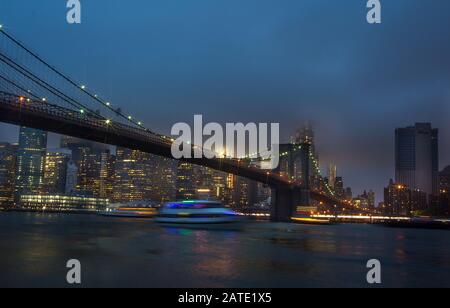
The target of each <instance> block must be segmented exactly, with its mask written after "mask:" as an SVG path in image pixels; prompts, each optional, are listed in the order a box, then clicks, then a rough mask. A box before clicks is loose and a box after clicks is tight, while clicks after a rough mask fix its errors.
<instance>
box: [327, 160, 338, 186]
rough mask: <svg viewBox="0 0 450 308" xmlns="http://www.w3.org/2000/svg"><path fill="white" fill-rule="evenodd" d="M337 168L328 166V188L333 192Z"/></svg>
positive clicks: (331, 164) (332, 165)
mask: <svg viewBox="0 0 450 308" xmlns="http://www.w3.org/2000/svg"><path fill="white" fill-rule="evenodd" d="M336 176H337V167H336V165H335V164H333V163H330V164H329V165H328V186H330V188H331V189H333V190H334V188H335V184H336Z"/></svg>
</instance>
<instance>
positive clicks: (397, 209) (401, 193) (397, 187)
mask: <svg viewBox="0 0 450 308" xmlns="http://www.w3.org/2000/svg"><path fill="white" fill-rule="evenodd" d="M384 205H385V209H384V210H385V214H387V215H410V214H411V191H410V190H409V188H408V187H406V186H405V185H403V184H400V183H395V182H394V181H393V180H390V182H389V185H388V187H386V188H385V189H384Z"/></svg>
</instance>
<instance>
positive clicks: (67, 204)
mask: <svg viewBox="0 0 450 308" xmlns="http://www.w3.org/2000/svg"><path fill="white" fill-rule="evenodd" d="M108 205H109V200H108V199H100V198H92V197H86V196H66V195H22V196H21V198H20V207H21V208H22V209H24V210H29V211H50V212H72V211H92V212H95V211H101V210H104V209H105V208H106V207H107V206H108Z"/></svg>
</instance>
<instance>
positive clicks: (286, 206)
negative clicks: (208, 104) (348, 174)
mask: <svg viewBox="0 0 450 308" xmlns="http://www.w3.org/2000/svg"><path fill="white" fill-rule="evenodd" d="M0 121H1V122H5V123H9V124H14V125H20V126H26V127H31V128H36V129H41V130H44V131H49V132H53V133H57V134H62V135H67V136H72V137H77V138H82V139H87V140H91V141H96V142H100V143H104V144H109V145H115V146H121V147H125V148H130V149H135V150H140V151H143V152H146V153H151V154H155V155H158V156H162V157H167V158H171V159H173V156H172V153H171V146H172V139H171V137H168V136H163V135H159V134H156V133H154V132H151V131H149V130H147V129H143V128H137V127H132V126H129V125H126V124H122V123H118V122H112V121H111V122H107V120H106V119H105V118H103V117H101V116H98V115H92V114H88V112H84V113H82V112H81V110H72V109H68V108H64V107H61V106H57V105H53V104H50V103H48V102H43V101H37V100H31V99H26V98H24V97H21V96H17V95H15V94H10V93H5V92H0ZM182 161H185V162H188V163H192V164H196V165H201V166H205V167H209V168H212V169H214V170H219V171H223V172H226V173H231V174H234V175H237V176H241V177H244V178H247V179H250V180H253V181H256V182H260V183H264V184H267V185H269V186H270V187H271V188H272V189H273V193H274V194H273V196H274V197H275V198H273V199H275V200H274V201H273V202H274V209H273V213H272V218H273V219H274V220H287V219H289V217H290V215H291V214H292V211H293V209H294V208H295V206H296V205H299V204H300V203H303V204H304V203H305V202H307V203H308V202H309V197H311V199H313V200H317V201H321V202H324V203H325V204H329V205H334V204H339V200H337V199H335V198H332V197H329V196H327V195H325V194H322V193H320V192H316V191H305V189H304V188H303V187H302V186H301V185H299V184H298V183H293V182H291V181H289V180H287V179H286V178H283V177H281V176H280V175H278V174H275V173H271V172H267V170H262V169H259V168H257V167H256V166H250V165H249V164H248V163H247V162H246V161H243V160H235V159H228V158H215V159H207V158H201V159H194V158H192V159H182ZM305 194H307V195H308V196H305Z"/></svg>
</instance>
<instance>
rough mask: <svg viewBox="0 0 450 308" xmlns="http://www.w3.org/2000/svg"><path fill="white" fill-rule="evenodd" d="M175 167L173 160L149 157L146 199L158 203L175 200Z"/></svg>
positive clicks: (176, 163) (175, 163)
mask: <svg viewBox="0 0 450 308" xmlns="http://www.w3.org/2000/svg"><path fill="white" fill-rule="evenodd" d="M177 165H178V162H177V161H175V160H173V159H168V158H165V157H159V156H156V155H150V162H149V168H148V173H149V174H148V182H147V186H148V188H149V190H147V197H146V199H148V200H151V201H155V202H158V203H163V202H169V201H174V200H175V199H176V197H175V196H176V182H177Z"/></svg>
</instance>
